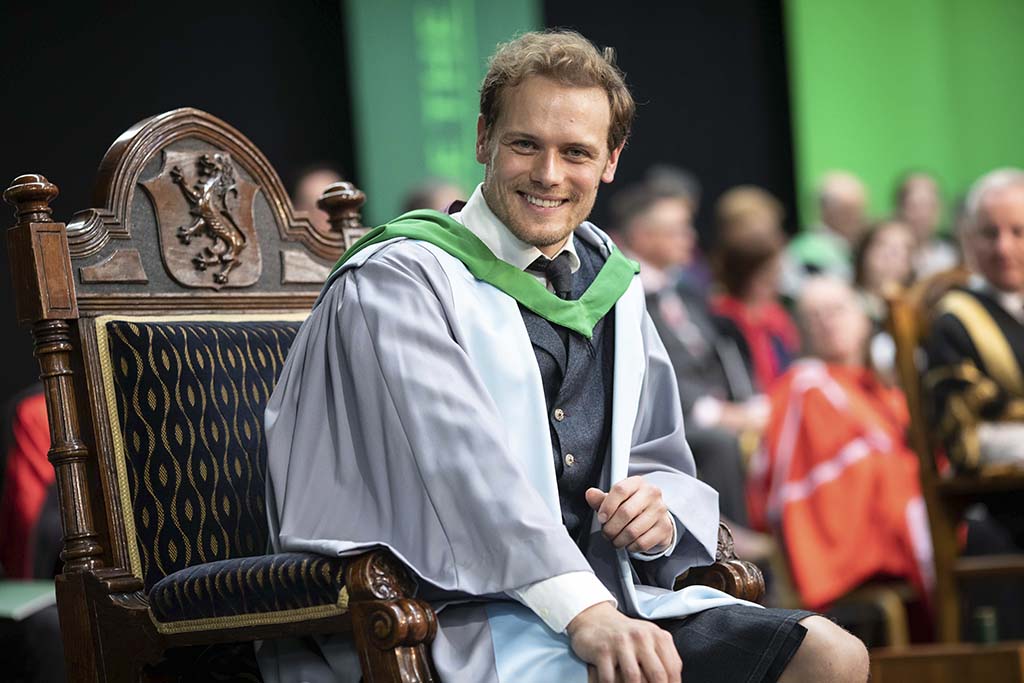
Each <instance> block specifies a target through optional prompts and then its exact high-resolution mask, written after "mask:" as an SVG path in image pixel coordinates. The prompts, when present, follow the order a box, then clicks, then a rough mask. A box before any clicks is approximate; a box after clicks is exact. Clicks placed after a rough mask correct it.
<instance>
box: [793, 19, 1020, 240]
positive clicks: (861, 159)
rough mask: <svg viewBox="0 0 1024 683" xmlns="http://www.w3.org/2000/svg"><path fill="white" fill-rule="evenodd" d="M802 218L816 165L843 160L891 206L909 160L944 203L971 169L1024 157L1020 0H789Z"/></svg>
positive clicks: (812, 215) (874, 196) (879, 208)
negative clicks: (934, 184) (936, 186)
mask: <svg viewBox="0 0 1024 683" xmlns="http://www.w3.org/2000/svg"><path fill="white" fill-rule="evenodd" d="M785 9H786V23H787V32H788V43H789V60H790V67H789V68H790V76H791V77H790V83H791V96H792V104H793V106H792V110H793V118H794V121H793V129H794V139H795V146H796V150H795V155H794V156H795V160H796V162H795V164H796V175H797V187H798V193H799V201H800V206H801V213H802V220H803V223H804V224H805V225H807V224H809V223H811V222H812V221H814V220H816V218H817V213H818V212H817V207H816V206H815V204H814V199H813V189H814V184H815V182H816V180H817V179H818V178H819V177H820V176H821V174H822V173H823V172H825V171H827V170H830V169H848V170H850V171H853V172H854V173H856V174H858V175H859V176H861V177H862V178H863V179H864V180H865V181H866V183H867V185H868V187H869V190H870V193H871V208H872V212H873V213H874V214H875V215H881V214H883V213H886V212H888V210H889V209H890V204H891V194H892V187H893V184H894V182H895V181H896V179H897V178H898V176H899V175H900V174H901V173H902V172H903V171H906V170H908V169H924V170H929V171H932V172H934V173H936V174H937V176H938V177H939V179H940V181H941V183H942V184H943V187H944V191H945V195H946V200H947V204H948V203H950V201H951V200H952V199H953V198H955V197H956V196H958V195H960V194H961V193H962V192H964V191H965V190H966V188H967V187H968V186H969V185H970V183H971V182H972V181H973V180H974V179H975V178H977V177H978V176H979V175H981V174H982V173H984V172H985V171H988V170H990V169H992V168H995V167H998V166H1007V165H1015V166H1024V134H1022V127H1024V126H1022V121H1024V119H1022V113H1024V75H1022V74H1024V40H1022V39H1021V31H1022V30H1024V2H1022V1H1021V0H856V1H854V2H850V1H849V0H787V2H786V7H785Z"/></svg>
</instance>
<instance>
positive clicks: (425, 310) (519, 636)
mask: <svg viewBox="0 0 1024 683" xmlns="http://www.w3.org/2000/svg"><path fill="white" fill-rule="evenodd" d="M576 234H577V236H578V237H580V238H581V239H585V240H588V241H590V243H591V244H595V245H597V246H599V247H600V248H603V249H605V250H607V248H608V246H607V245H608V242H607V237H606V236H605V235H604V234H603V233H601V232H600V231H599V230H597V228H595V227H593V226H592V225H590V224H589V223H584V224H583V225H582V226H580V228H578V229H577V232H576ZM605 253H607V251H605ZM615 334H616V353H615V375H614V381H615V396H614V398H613V411H612V412H613V425H612V436H611V442H612V444H611V453H610V457H608V458H606V460H607V463H606V466H605V471H604V474H603V479H602V487H603V488H605V489H607V488H608V486H609V483H610V482H613V481H618V480H619V479H621V478H623V477H625V476H632V475H637V474H640V475H644V476H646V477H648V478H649V479H650V480H651V481H652V482H653V483H655V484H656V485H658V486H659V487H660V488H661V489H662V491H663V495H664V497H665V501H666V503H667V505H668V507H669V509H670V511H671V513H672V514H673V515H674V516H675V517H676V520H677V528H679V529H680V531H681V533H680V538H679V541H678V544H677V546H676V548H675V550H674V551H673V553H672V554H671V555H670V556H667V557H664V558H661V559H657V560H653V561H650V562H636V563H632V566H631V563H630V562H629V559H628V557H627V556H626V554H625V552H624V551H616V550H615V549H614V548H613V547H612V546H611V545H610V544H609V543H608V542H607V541H605V540H604V539H603V537H602V536H601V534H600V529H599V528H598V527H597V523H596V521H595V523H594V524H595V527H594V529H593V530H592V542H591V543H590V548H589V551H588V554H587V556H586V557H584V555H583V554H582V553H581V552H580V550H579V548H578V547H577V546H576V544H575V543H574V542H573V541H572V539H570V537H569V535H568V533H567V532H566V531H565V528H564V527H563V526H562V524H561V521H560V516H559V514H558V510H559V507H558V500H557V489H556V487H555V483H554V472H553V467H552V465H551V452H550V448H551V446H550V438H549V435H548V426H547V417H546V410H545V407H544V397H543V392H542V387H541V381H540V373H539V370H538V369H537V366H536V360H535V358H534V356H533V352H532V349H531V347H530V342H529V338H528V336H527V334H526V330H525V326H524V325H523V322H522V318H521V316H520V314H519V311H518V307H517V304H516V302H515V301H514V300H513V299H511V297H508V296H507V295H505V294H503V293H502V292H500V291H499V290H497V289H495V288H494V287H492V286H491V285H488V284H486V283H483V282H480V281H477V280H475V279H474V278H473V277H472V275H470V273H469V271H468V270H467V269H466V268H465V266H464V265H463V264H462V263H461V262H459V261H458V260H457V259H455V258H454V257H452V256H450V255H449V254H447V253H446V252H444V251H443V250H441V249H440V248H438V247H435V246H433V245H430V244H426V243H424V242H418V241H414V240H403V239H399V240H395V241H392V242H385V243H383V244H381V245H377V246H375V247H371V248H367V249H366V250H364V251H363V252H360V253H358V254H357V255H356V256H355V257H353V258H352V259H350V260H349V261H348V262H346V264H345V267H344V268H343V270H342V271H341V272H340V273H339V274H337V275H336V276H335V278H334V279H333V281H332V282H331V283H329V286H328V288H326V289H325V292H324V294H323V295H322V296H321V299H320V300H319V301H318V303H317V305H316V306H315V307H314V310H313V312H312V313H311V315H310V317H309V319H308V320H307V321H306V322H305V323H304V324H303V326H302V328H301V329H300V331H299V333H298V336H297V337H296V340H295V342H294V344H293V346H292V348H291V350H290V352H289V355H288V360H287V362H286V364H285V367H284V369H283V371H282V375H281V379H280V381H279V383H278V385H277V388H276V389H275V391H274V394H273V396H272V397H271V399H270V402H269V404H268V407H267V415H266V420H267V439H268V503H269V504H268V508H269V515H270V526H271V538H272V543H273V545H274V549H275V550H277V551H311V552H319V553H323V554H336V555H343V554H347V553H353V552H357V551H359V550H361V549H365V548H368V547H373V546H381V545H383V546H387V547H389V548H390V549H391V550H392V551H393V552H394V553H395V554H396V555H398V556H399V557H400V558H402V559H403V560H404V561H405V562H406V563H407V564H408V565H409V567H410V568H411V569H412V570H413V572H414V573H415V575H416V576H417V578H418V580H419V585H420V589H421V591H422V592H421V594H422V595H423V596H424V597H425V598H426V599H428V600H430V601H431V602H432V603H434V604H435V606H436V607H437V608H438V609H440V610H441V611H440V613H439V623H440V629H439V633H438V636H437V638H436V639H435V642H434V644H433V647H432V654H433V658H434V662H435V665H436V666H437V668H438V671H439V673H440V675H441V677H442V679H444V680H449V681H481V682H490V681H493V682H495V683H498V682H499V681H500V682H502V683H504V682H506V681H522V680H554V679H555V677H557V678H558V679H559V680H560V681H564V682H565V683H570V682H571V681H574V680H575V681H585V680H586V668H585V666H583V664H582V663H581V662H580V661H579V660H578V659H576V658H575V656H574V655H572V653H571V650H570V649H569V645H568V639H567V638H566V636H565V635H564V634H555V633H553V632H552V631H551V630H550V629H548V628H547V627H546V626H545V625H544V624H543V622H542V621H541V620H540V619H539V618H538V617H536V616H535V615H534V614H533V613H532V612H530V611H529V610H527V609H526V608H525V607H523V606H522V605H520V604H519V603H516V602H512V601H510V600H509V599H508V598H507V597H506V596H505V592H506V591H508V590H511V589H513V588H518V587H521V586H524V585H526V584H529V583H533V582H535V581H539V580H542V579H546V578H550V577H553V576H557V575H559V574H563V573H566V572H571V571H593V572H594V573H595V574H596V575H597V576H598V578H599V579H601V581H602V582H603V583H604V584H605V586H607V587H608V589H609V590H610V591H611V592H612V594H613V595H615V597H616V598H617V600H618V602H619V607H620V609H622V610H623V611H625V612H626V613H629V614H633V615H636V616H643V617H646V618H668V617H678V616H684V615H686V614H691V613H694V612H697V611H700V610H702V609H707V608H709V607H714V606H719V605H725V604H737V603H740V602H742V601H738V600H736V599H734V598H732V597H730V596H727V595H725V594H723V593H720V592H718V591H714V590H712V589H709V588H703V587H691V588H688V589H686V590H684V591H679V592H671V591H670V590H669V589H670V588H671V586H672V582H673V580H674V578H675V577H676V576H677V575H678V574H680V573H682V572H683V571H685V570H686V569H688V568H690V567H691V566H696V565H701V564H709V563H711V562H712V561H713V560H714V552H715V547H716V539H717V527H718V507H717V494H716V493H715V492H714V490H713V489H711V488H710V487H708V486H706V485H705V484H703V483H702V482H700V481H698V480H697V479H696V477H695V476H694V464H693V456H692V454H691V453H690V450H689V447H688V446H687V444H686V440H685V437H684V432H683V424H682V411H681V410H680V408H679V397H678V391H677V388H676V383H675V376H674V373H673V371H672V367H671V365H670V363H669V361H668V358H667V354H666V352H665V349H664V347H663V345H662V344H661V341H660V340H659V338H658V336H657V333H656V332H655V330H654V327H653V325H652V323H651V320H650V318H649V316H647V314H646V311H645V310H644V307H643V292H642V290H641V288H640V283H639V280H638V279H634V282H633V283H632V285H631V286H630V289H629V291H627V293H626V294H625V295H624V296H623V297H622V298H621V299H620V300H619V302H618V304H616V325H615ZM637 571H639V574H638V573H637ZM259 659H260V665H261V669H262V671H263V674H264V677H265V678H266V680H267V681H268V682H271V681H281V682H282V683H286V682H291V681H321V680H324V681H326V680H341V681H344V680H353V681H355V680H358V660H357V659H356V657H355V654H354V652H353V651H352V647H351V643H350V642H349V641H347V640H346V639H342V638H320V639H318V640H317V642H316V647H315V648H311V647H310V645H309V643H308V642H306V643H298V642H289V641H278V642H269V641H268V642H265V643H263V644H262V647H261V649H260V652H259ZM538 675H540V676H542V677H543V678H537V677H536V676H538ZM549 677H550V678H549Z"/></svg>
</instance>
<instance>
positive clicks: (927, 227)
mask: <svg viewBox="0 0 1024 683" xmlns="http://www.w3.org/2000/svg"><path fill="white" fill-rule="evenodd" d="M893 215H894V216H895V217H896V218H897V219H898V220H901V221H903V222H904V223H906V224H907V225H908V226H910V229H911V230H912V231H913V234H914V243H915V248H914V255H913V262H914V263H913V265H914V274H915V275H916V276H917V277H918V278H924V277H928V276H929V275H931V274H933V273H938V272H940V271H943V270H949V269H950V268H953V267H954V266H956V264H957V263H959V262H960V256H959V254H957V250H956V247H954V246H953V245H952V243H950V242H949V241H948V240H945V239H942V238H941V237H940V236H939V234H938V229H939V221H940V220H941V219H942V196H941V194H940V192H939V183H938V182H937V181H936V180H935V178H934V177H932V176H931V175H929V174H928V173H924V172H923V171H915V172H913V173H908V174H906V175H905V176H903V178H902V179H901V180H900V182H899V184H898V185H897V186H896V196H895V201H894V206H893Z"/></svg>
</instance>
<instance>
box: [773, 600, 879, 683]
mask: <svg viewBox="0 0 1024 683" xmlns="http://www.w3.org/2000/svg"><path fill="white" fill-rule="evenodd" d="M800 624H801V625H802V626H803V627H804V628H806V629H807V635H806V636H805V637H804V640H803V642H802V643H801V644H800V648H799V649H798V650H797V651H796V654H795V655H793V659H791V660H790V662H789V666H787V667H786V670H785V671H784V672H783V674H782V677H781V678H780V679H779V681H780V683H797V682H802V681H836V683H864V682H865V681H867V679H868V671H869V669H870V664H869V660H868V651H867V649H866V648H865V647H864V643H862V642H861V641H860V639H859V638H857V637H856V636H853V635H851V634H850V633H848V632H846V631H845V630H843V629H842V628H840V627H839V626H836V625H835V624H833V623H832V622H831V621H829V620H828V619H826V618H824V617H819V616H813V617H807V618H806V619H803V620H801V621H800Z"/></svg>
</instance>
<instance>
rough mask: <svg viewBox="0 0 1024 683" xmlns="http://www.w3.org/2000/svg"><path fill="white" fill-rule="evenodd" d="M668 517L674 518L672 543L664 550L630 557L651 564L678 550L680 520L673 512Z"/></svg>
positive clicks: (638, 553)
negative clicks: (652, 561)
mask: <svg viewBox="0 0 1024 683" xmlns="http://www.w3.org/2000/svg"><path fill="white" fill-rule="evenodd" d="M668 516H669V517H671V518H672V542H671V543H669V544H668V545H667V546H665V548H664V550H658V551H655V552H646V553H645V552H636V553H630V554H629V556H630V557H632V558H633V559H634V560H640V561H641V562H650V561H651V560H657V559H659V558H662V557H665V556H666V555H671V554H672V551H673V550H675V549H676V543H678V542H679V520H677V519H676V516H675V515H673V514H672V513H671V512H670V513H668Z"/></svg>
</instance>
